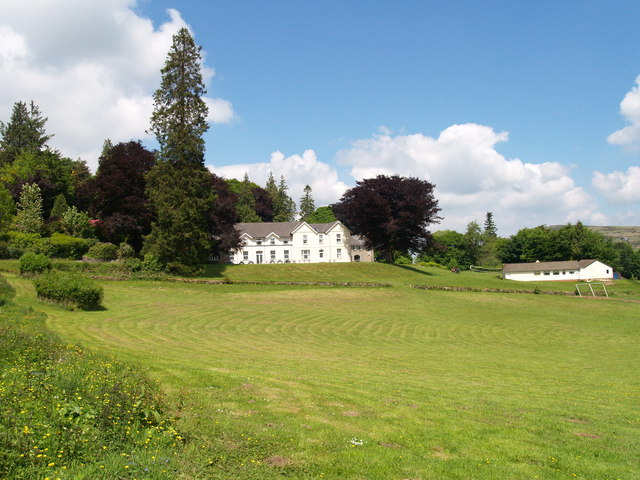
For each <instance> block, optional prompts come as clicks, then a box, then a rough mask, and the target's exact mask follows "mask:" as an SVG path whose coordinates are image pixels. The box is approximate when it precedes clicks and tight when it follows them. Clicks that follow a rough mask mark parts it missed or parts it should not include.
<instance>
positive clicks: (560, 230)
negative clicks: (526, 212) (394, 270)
mask: <svg viewBox="0 0 640 480" xmlns="http://www.w3.org/2000/svg"><path fill="white" fill-rule="evenodd" d="M592 258H593V259H597V260H600V261H601V262H603V263H606V264H607V265H610V266H611V267H613V269H614V270H615V271H616V272H619V273H621V274H622V275H623V276H624V277H625V278H640V251H638V250H635V249H634V248H633V247H632V246H631V245H630V244H629V243H627V242H618V241H613V240H612V239H610V238H607V237H605V236H604V235H602V234H601V233H599V232H596V231H594V230H591V229H589V228H588V227H586V226H584V225H583V224H582V223H581V222H577V223H576V224H575V225H574V224H567V225H564V226H561V227H547V226H545V225H541V226H538V227H534V228H523V229H521V230H519V231H518V232H517V233H516V234H515V235H511V236H510V237H508V238H500V237H498V235H497V229H496V226H495V223H494V221H493V215H492V214H491V212H489V213H487V217H486V220H485V225H484V229H481V228H480V226H479V224H478V223H477V222H471V223H469V225H468V226H467V230H466V231H465V233H459V232H456V231H453V230H443V231H438V232H435V233H434V234H433V243H432V244H431V245H430V246H429V247H428V248H427V249H426V250H425V251H424V252H423V253H422V254H420V255H419V257H418V259H419V260H421V261H427V262H436V263H439V264H441V265H445V266H447V267H449V268H455V267H458V268H462V269H467V268H469V267H470V266H471V265H481V266H487V267H499V266H500V265H501V264H502V263H523V262H535V261H537V260H539V261H541V262H549V261H562V260H583V259H592Z"/></svg>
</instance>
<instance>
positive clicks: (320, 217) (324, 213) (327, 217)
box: [306, 207, 337, 223]
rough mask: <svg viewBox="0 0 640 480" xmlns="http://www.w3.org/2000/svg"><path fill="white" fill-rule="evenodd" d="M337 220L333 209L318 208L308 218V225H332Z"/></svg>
mask: <svg viewBox="0 0 640 480" xmlns="http://www.w3.org/2000/svg"><path fill="white" fill-rule="evenodd" d="M336 220H337V218H336V216H335V215H334V214H333V210H331V207H318V208H316V210H315V212H313V213H312V214H311V215H309V216H308V217H307V218H306V221H307V222H308V223H331V222H335V221H336Z"/></svg>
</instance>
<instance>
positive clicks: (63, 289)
mask: <svg viewBox="0 0 640 480" xmlns="http://www.w3.org/2000/svg"><path fill="white" fill-rule="evenodd" d="M33 283H34V285H35V287H36V293H37V295H38V298H40V299H44V300H50V301H52V302H56V303H61V304H63V305H66V306H67V307H69V308H75V307H77V308H81V309H83V310H93V309H97V308H100V306H101V303H102V297H103V295H104V293H103V289H102V287H101V286H99V285H98V284H96V282H94V281H93V280H91V279H90V278H87V277H83V276H81V275H78V274H77V273H68V272H59V271H56V270H51V271H49V272H47V273H45V274H44V275H41V276H40V277H38V278H36V279H35V280H34V281H33Z"/></svg>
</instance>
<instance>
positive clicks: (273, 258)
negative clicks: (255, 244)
mask: <svg viewBox="0 0 640 480" xmlns="http://www.w3.org/2000/svg"><path fill="white" fill-rule="evenodd" d="M269 259H270V260H275V259H276V251H275V250H271V251H270V252H269Z"/></svg>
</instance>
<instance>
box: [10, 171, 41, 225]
mask: <svg viewBox="0 0 640 480" xmlns="http://www.w3.org/2000/svg"><path fill="white" fill-rule="evenodd" d="M43 224H44V221H43V219H42V195H41V194H40V187H38V185H36V184H35V183H27V184H25V185H23V186H22V192H21V193H20V202H19V203H18V214H17V215H16V227H17V228H18V229H19V230H22V231H23V232H26V233H40V232H41V231H42V226H43Z"/></svg>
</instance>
